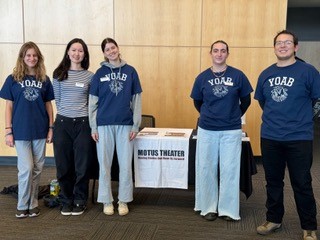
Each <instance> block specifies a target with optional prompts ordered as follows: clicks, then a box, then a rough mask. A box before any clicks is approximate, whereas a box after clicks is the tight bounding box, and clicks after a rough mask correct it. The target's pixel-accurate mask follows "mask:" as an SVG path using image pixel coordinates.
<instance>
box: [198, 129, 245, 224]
mask: <svg viewBox="0 0 320 240" xmlns="http://www.w3.org/2000/svg"><path fill="white" fill-rule="evenodd" d="M241 132H242V131H241V129H237V130H227V131H209V130H204V129H202V128H200V127H199V128H198V136H197V149H196V189H195V190H196V194H195V195H196V196H195V197H196V199H195V200H196V202H195V208H194V210H195V211H201V213H200V214H201V215H203V216H204V215H206V214H207V213H209V212H214V213H218V214H219V216H229V217H231V218H233V219H235V220H239V219H240V214H239V212H240V186H239V184H240V163H241Z"/></svg>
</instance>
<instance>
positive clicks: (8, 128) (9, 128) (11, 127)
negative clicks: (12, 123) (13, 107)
mask: <svg viewBox="0 0 320 240" xmlns="http://www.w3.org/2000/svg"><path fill="white" fill-rule="evenodd" d="M11 128H12V127H5V128H4V129H11Z"/></svg>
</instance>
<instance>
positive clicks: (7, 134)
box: [4, 132, 13, 137]
mask: <svg viewBox="0 0 320 240" xmlns="http://www.w3.org/2000/svg"><path fill="white" fill-rule="evenodd" d="M9 135H13V133H12V132H9V133H6V135H4V136H5V137H6V136H9Z"/></svg>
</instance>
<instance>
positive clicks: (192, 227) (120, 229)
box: [0, 128, 320, 240]
mask: <svg viewBox="0 0 320 240" xmlns="http://www.w3.org/2000/svg"><path fill="white" fill-rule="evenodd" d="M316 131H317V132H320V131H319V129H318V128H316ZM319 139H320V137H317V138H316V140H315V158H314V159H315V160H314V165H313V168H312V173H313V187H314V193H315V197H316V201H317V208H318V209H320V208H319V204H320V174H319V173H320V171H319V169H320V158H319V157H320V153H319V152H320V150H319V147H318V146H319V144H320V141H319ZM257 168H258V173H257V174H256V175H254V176H253V189H254V190H253V194H252V196H251V197H250V198H249V199H248V200H247V199H246V198H245V196H244V194H242V193H241V221H238V222H226V221H224V220H222V219H217V220H216V221H214V222H208V221H206V220H204V219H203V218H202V217H200V216H199V215H198V214H196V213H195V212H194V211H193V206H194V187H193V186H190V187H189V189H188V190H177V189H145V188H142V189H135V190H134V201H133V202H132V203H131V204H129V208H130V213H129V214H128V215H127V216H122V217H121V216H119V215H117V213H116V214H115V215H113V216H106V215H104V214H103V213H102V205H101V204H99V203H96V204H93V203H91V199H90V200H89V203H88V209H87V211H86V212H85V213H84V214H83V215H80V216H62V215H61V214H60V212H59V209H58V208H47V207H45V206H44V203H43V200H41V201H40V208H41V215H40V216H39V217H36V218H26V219H16V218H15V209H16V199H15V198H14V197H13V196H11V195H0V203H1V208H2V210H1V212H0V217H1V221H0V229H1V233H0V234H1V235H0V239H5V240H6V239H14V240H19V239H30V240H31V239H32V240H35V239H48V240H50V239H68V240H73V239H94V240H97V239H111V240H118V239H119V240H120V239H122V240H127V239H132V240H133V239H141V240H142V239H143V240H149V239H150V240H151V239H152V240H166V239H168V240H171V239H172V240H173V239H174V240H176V239H183V240H186V239H190V240H195V239H218V240H224V239H226V240H227V239H238V240H242V239H248V240H252V239H258V240H259V239H261V240H267V239H281V240H289V239H290V240H294V239H301V235H302V231H301V229H300V224H299V220H298V216H297V213H296V208H295V203H294V199H293V193H292V190H291V186H290V183H289V179H288V174H286V179H285V183H286V185H285V209H286V213H285V216H284V221H283V230H282V231H281V232H278V233H275V234H272V235H271V236H265V237H263V236H259V235H257V234H256V231H255V229H256V226H257V225H259V224H260V223H262V222H264V219H265V216H264V214H265V207H264V204H265V181H264V172H263V168H262V166H261V164H259V163H258V164H257ZM54 178H55V168H54V167H45V170H44V172H43V175H42V182H41V184H42V185H46V184H48V183H49V182H50V180H51V179H54ZM16 182H17V170H16V167H14V166H0V189H2V188H3V187H6V186H10V185H13V184H16ZM90 184H91V185H92V182H91V183H90ZM96 188H97V184H96ZM116 189H117V182H114V183H113V191H114V196H115V198H116ZM95 193H97V190H96V191H95ZM90 196H91V195H90Z"/></svg>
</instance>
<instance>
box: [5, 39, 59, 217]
mask: <svg viewBox="0 0 320 240" xmlns="http://www.w3.org/2000/svg"><path fill="white" fill-rule="evenodd" d="M0 97H1V98H3V99H5V100H6V107H5V124H6V125H5V142H6V145H8V146H9V147H15V148H16V151H17V157H18V161H17V167H18V188H19V190H18V204H17V213H16V217H17V218H24V217H28V216H29V217H36V216H38V215H39V214H40V210H39V208H38V186H39V181H40V175H41V172H42V168H43V165H44V160H45V150H46V143H51V141H52V128H53V127H52V124H53V110H52V104H51V100H53V99H54V95H53V88H52V84H51V82H50V79H49V78H48V76H46V70H45V66H44V58H43V55H42V54H41V52H40V49H39V48H38V46H37V45H36V44H35V43H33V42H26V43H25V44H23V45H22V47H21V49H20V51H19V55H18V59H17V63H16V66H15V68H14V69H13V73H12V74H10V75H9V76H8V77H7V79H6V81H5V83H4V85H3V86H2V89H1V91H0Z"/></svg>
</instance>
